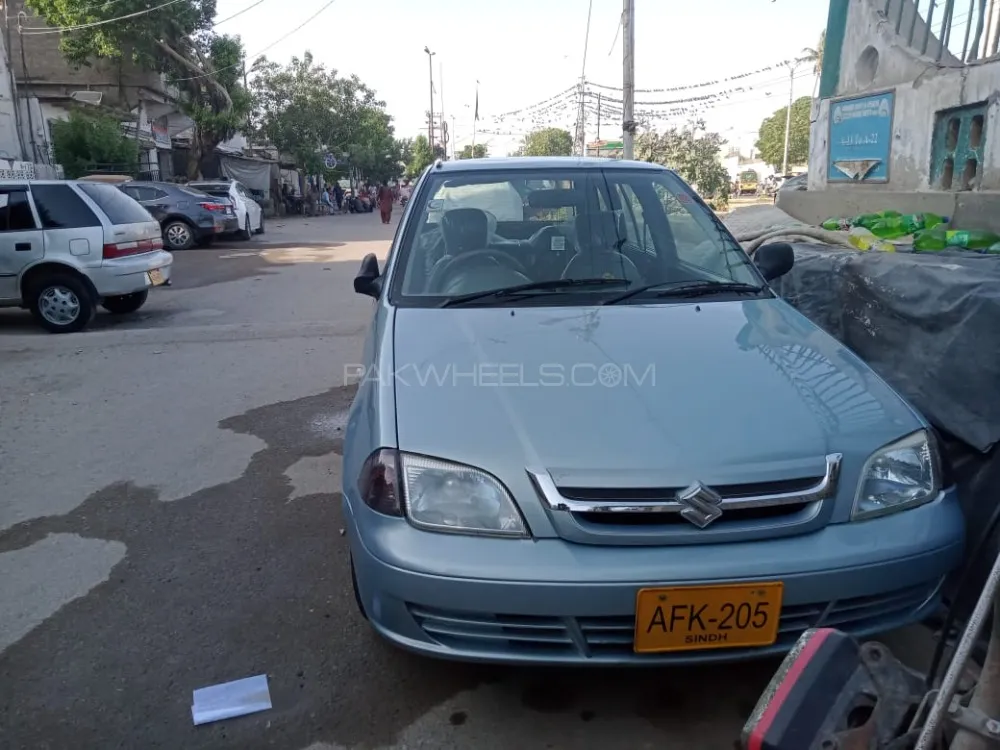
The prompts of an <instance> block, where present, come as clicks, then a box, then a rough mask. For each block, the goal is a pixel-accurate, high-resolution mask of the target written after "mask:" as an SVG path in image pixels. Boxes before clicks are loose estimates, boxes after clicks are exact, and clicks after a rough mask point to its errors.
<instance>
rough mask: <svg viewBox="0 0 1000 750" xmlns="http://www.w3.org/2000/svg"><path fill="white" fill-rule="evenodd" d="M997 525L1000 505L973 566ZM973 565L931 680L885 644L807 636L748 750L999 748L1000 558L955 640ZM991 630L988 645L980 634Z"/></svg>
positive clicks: (755, 715) (745, 738)
mask: <svg viewBox="0 0 1000 750" xmlns="http://www.w3.org/2000/svg"><path fill="white" fill-rule="evenodd" d="M998 521H1000V505H998V506H997V510H995V511H994V514H993V518H992V519H991V520H990V522H989V523H988V524H987V526H986V532H985V533H983V535H982V537H981V538H980V540H979V542H978V543H977V545H976V546H975V548H974V549H973V551H972V552H971V554H970V555H969V561H974V560H976V559H977V558H979V556H980V554H982V553H983V552H984V551H985V549H986V545H987V543H988V540H989V539H990V538H991V536H992V532H993V530H994V529H995V527H996V526H997V523H998ZM987 559H988V558H987ZM969 561H967V563H966V568H965V569H964V571H963V572H962V574H961V576H960V579H959V581H958V584H957V592H956V594H955V597H954V599H953V603H952V605H951V607H950V608H949V610H948V614H947V616H946V617H945V620H944V623H943V625H942V626H941V629H940V630H941V633H940V637H939V638H938V640H937V644H936V648H935V652H934V655H933V658H932V660H931V662H930V667H929V669H928V671H927V673H926V674H921V673H920V672H917V671H916V670H913V669H911V668H909V667H907V666H905V665H903V664H902V663H901V662H900V661H899V660H898V659H897V658H896V657H895V656H894V655H893V654H892V652H890V650H889V649H888V648H887V647H886V646H884V645H883V644H881V643H876V642H868V643H863V644H862V643H858V641H856V640H855V639H854V638H852V637H851V636H849V635H847V634H845V633H842V632H840V631H839V630H835V629H832V628H818V629H814V630H808V631H806V632H805V633H804V634H803V635H802V636H801V637H800V638H799V640H798V642H797V643H796V644H795V646H794V647H793V649H792V650H791V651H790V652H789V654H788V656H786V657H785V660H784V661H783V662H782V664H781V666H780V667H779V668H778V671H777V672H776V673H775V675H774V677H773V678H772V679H771V683H770V684H769V685H768V686H767V688H766V689H765V690H764V692H763V694H762V695H761V698H760V700H759V701H758V703H757V706H756V707H755V708H754V710H753V712H752V713H751V715H750V718H749V719H748V720H747V723H746V725H745V726H744V728H743V733H742V736H741V746H742V748H743V750H986V749H987V748H997V747H1000V555H997V557H996V559H995V560H994V562H993V567H992V569H991V570H990V571H989V574H988V575H987V577H986V580H985V583H983V584H982V590H981V591H980V594H979V598H978V600H977V601H976V603H975V606H974V607H973V609H972V611H971V613H970V614H969V615H968V619H967V620H966V626H965V628H964V631H963V632H962V633H961V636H960V637H959V638H958V639H957V640H955V641H952V640H951V639H950V638H949V635H950V634H951V633H952V632H953V629H954V625H955V620H956V618H957V609H956V603H957V602H959V601H961V600H962V599H963V597H962V594H963V593H964V589H965V588H966V586H967V585H968V584H969V583H970V582H971V581H972V580H973V578H972V576H971V575H970V572H969V571H970V570H972V569H973V567H972V565H971V562H969ZM991 613H992V622H990V620H991V618H990V615H991ZM988 623H989V625H988V628H989V634H988V642H987V643H986V644H985V646H984V644H982V643H981V642H980V631H981V630H982V629H983V627H984V626H986V625H987V624H988ZM946 652H949V653H950V656H949V659H948V660H947V661H945V654H946ZM945 665H946V668H945V669H944V673H943V676H942V677H941V678H940V681H938V676H939V674H940V673H941V668H942V667H945Z"/></svg>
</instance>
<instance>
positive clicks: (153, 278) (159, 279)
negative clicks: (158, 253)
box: [149, 268, 163, 286]
mask: <svg viewBox="0 0 1000 750" xmlns="http://www.w3.org/2000/svg"><path fill="white" fill-rule="evenodd" d="M149 283H150V284H152V285H153V286H159V285H160V284H162V283H163V271H161V270H160V269H159V268H154V269H153V270H152V271H150V272H149Z"/></svg>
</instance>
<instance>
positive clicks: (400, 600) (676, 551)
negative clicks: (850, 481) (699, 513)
mask: <svg viewBox="0 0 1000 750" xmlns="http://www.w3.org/2000/svg"><path fill="white" fill-rule="evenodd" d="M344 514H345V519H346V521H347V528H348V535H349V537H350V544H351V552H352V556H353V560H354V564H355V568H356V571H357V579H358V590H359V594H360V596H361V599H362V602H363V603H364V606H365V610H366V613H367V615H368V617H369V619H370V621H371V623H372V625H373V626H374V627H375V629H376V630H377V631H378V632H379V633H381V634H382V635H383V636H384V637H385V638H387V639H388V640H390V641H392V642H394V643H396V644H397V645H399V646H402V647H404V648H407V649H410V650H412V651H416V652H419V653H422V654H425V655H429V656H438V657H443V658H448V659H459V660H468V661H484V662H506V663H527V664H530V663H534V664H593V665H608V664H635V665H657V664H665V663H671V664H677V663H690V662H708V661H734V660H739V659H747V658H759V657H762V656H768V655H774V654H780V653H784V652H786V651H788V650H789V649H790V648H791V647H792V645H793V644H794V643H795V641H796V639H797V638H798V637H799V635H801V633H802V632H803V631H805V630H806V629H808V628H810V627H817V626H829V627H837V628H840V629H842V630H845V631H847V632H849V633H851V634H853V635H856V636H859V637H865V636H869V635H872V634H874V633H879V632H884V631H886V630H891V629H893V628H896V627H900V626H903V625H907V624H910V623H912V622H915V621H918V620H920V619H922V618H923V617H925V616H926V615H927V614H928V613H929V612H930V611H931V610H933V609H934V607H936V606H937V604H938V602H939V599H940V586H941V582H942V580H943V578H944V576H945V575H946V574H947V573H948V572H949V571H951V570H952V569H954V568H955V567H956V566H957V565H958V563H959V562H960V559H961V554H962V549H963V546H964V524H963V519H962V515H961V511H960V510H959V507H958V502H957V499H956V497H955V495H954V493H953V492H946V493H942V496H941V497H939V498H938V499H937V500H936V501H934V502H932V503H929V504H928V505H925V506H923V507H921V508H916V509H914V510H910V511H906V512H903V513H900V514H897V515H895V516H888V517H885V518H879V519H873V520H871V521H866V522H861V523H854V524H832V525H830V526H827V527H826V528H825V529H823V530H822V531H819V532H816V533H813V534H806V535H802V536H797V537H788V538H784V539H775V540H770V541H765V542H747V543H728V544H711V545H684V546H678V547H608V546H589V545H582V544H572V543H567V542H565V541H563V540H559V539H544V540H510V539H490V538H480V537H466V536H458V535H446V534H435V533H429V532H424V531H420V530H418V529H415V528H413V527H412V526H410V525H409V524H408V523H406V522H405V521H403V520H401V519H393V518H387V517H385V516H380V515H378V514H376V513H374V512H372V511H371V510H370V509H368V508H367V507H366V506H364V505H363V504H361V503H360V502H359V503H352V502H351V501H349V500H347V499H345V501H344ZM754 580H760V581H768V580H772V581H773V580H780V581H783V582H784V600H783V608H782V616H781V621H780V631H779V636H778V640H777V641H776V642H775V643H774V644H773V645H772V646H769V647H765V648H754V649H715V650H702V651H697V650H696V651H687V652H674V653H670V654H636V653H634V651H633V645H632V635H633V629H634V625H635V600H636V592H637V591H638V590H639V589H640V588H644V587H648V586H664V585H687V584H690V585H696V584H706V583H707V584H711V583H722V582H743V581H754Z"/></svg>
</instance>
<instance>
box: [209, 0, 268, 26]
mask: <svg viewBox="0 0 1000 750" xmlns="http://www.w3.org/2000/svg"><path fill="white" fill-rule="evenodd" d="M262 2H264V0H256V2H254V3H251V4H250V5H248V6H247V7H245V8H244V9H243V10H238V11H236V12H235V13H233V14H232V15H231V16H226V17H225V18H223V19H222V20H221V21H212V28H213V29H214V28H215V27H216V26H220V25H222V24H224V23H226V22H227V21H232V20H233V19H234V18H236V17H237V16H242V15H243V14H244V13H246V12H247V11H248V10H253V9H254V8H256V7H257V6H258V5H260V4H261V3H262Z"/></svg>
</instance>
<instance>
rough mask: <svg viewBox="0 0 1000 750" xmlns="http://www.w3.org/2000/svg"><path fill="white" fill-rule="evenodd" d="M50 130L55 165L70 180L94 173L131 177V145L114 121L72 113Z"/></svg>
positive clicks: (135, 158)
mask: <svg viewBox="0 0 1000 750" xmlns="http://www.w3.org/2000/svg"><path fill="white" fill-rule="evenodd" d="M51 127H52V149H53V151H54V155H55V158H56V162H58V163H59V164H62V166H63V169H64V170H65V172H66V177H68V178H69V179H71V180H75V179H76V178H77V177H82V176H83V175H85V174H87V173H89V172H93V171H96V170H107V171H115V172H122V173H125V174H131V173H133V172H134V171H135V169H136V167H137V165H138V153H137V150H136V145H135V141H134V140H132V139H131V138H127V137H126V136H125V134H124V133H123V132H122V126H121V123H120V122H118V120H116V119H114V118H111V117H106V116H103V115H97V114H84V113H83V112H80V111H73V112H70V115H69V119H68V120H54V121H53V122H52V126H51Z"/></svg>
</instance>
